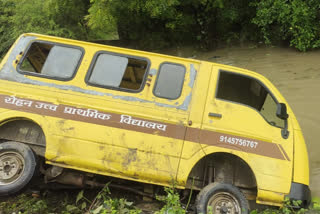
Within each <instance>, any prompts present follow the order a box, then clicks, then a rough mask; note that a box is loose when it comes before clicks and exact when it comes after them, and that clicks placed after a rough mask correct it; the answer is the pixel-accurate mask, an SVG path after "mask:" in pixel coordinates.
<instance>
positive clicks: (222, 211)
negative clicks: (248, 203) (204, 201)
mask: <svg viewBox="0 0 320 214" xmlns="http://www.w3.org/2000/svg"><path fill="white" fill-rule="evenodd" d="M209 207H211V208H209ZM210 209H211V210H212V211H213V213H219V214H241V209H240V205H239V202H238V200H237V199H236V198H235V197H234V196H233V195H231V194H230V193H228V192H220V193H217V194H215V195H214V196H213V197H211V198H210V199H209V201H208V212H209V211H210Z"/></svg>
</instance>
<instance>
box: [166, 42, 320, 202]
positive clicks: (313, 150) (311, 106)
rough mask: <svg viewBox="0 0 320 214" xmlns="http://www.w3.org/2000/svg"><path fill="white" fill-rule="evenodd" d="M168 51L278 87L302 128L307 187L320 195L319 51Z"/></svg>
mask: <svg viewBox="0 0 320 214" xmlns="http://www.w3.org/2000/svg"><path fill="white" fill-rule="evenodd" d="M167 53H168V54H172V55H178V56H182V57H192V58H197V59H201V60H207V61H212V62H218V63H222V64H228V65H233V66H237V67H241V68H246V69H249V70H252V71H256V72H258V73H260V74H262V75H264V76H266V77H267V78H268V79H269V80H271V82H272V83H273V84H274V85H275V86H276V87H277V88H278V89H279V90H280V92H281V93H282V95H283V96H284V97H285V98H286V100H287V101H288V103H289V105H290V106H291V108H292V109H293V111H294V113H295V115H296V117H297V119H298V121H299V123H300V126H301V128H302V131H303V134H304V137H305V140H306V143H307V147H308V152H309V160H310V176H311V177H310V178H311V181H310V186H311V190H312V195H313V196H318V197H320V129H319V127H320V50H318V51H312V52H307V53H301V52H297V51H296V50H294V49H291V48H279V47H259V48H257V47H255V46H251V47H250V45H248V46H243V47H232V48H224V49H218V50H215V51H211V52H205V53H201V52H196V51H194V50H193V49H192V48H185V49H178V50H177V49H173V50H169V51H168V52H167Z"/></svg>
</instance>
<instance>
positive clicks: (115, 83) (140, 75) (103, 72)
mask: <svg viewBox="0 0 320 214" xmlns="http://www.w3.org/2000/svg"><path fill="white" fill-rule="evenodd" d="M148 65H149V63H148V61H147V60H146V59H141V58H136V57H131V56H125V55H116V54H112V53H100V54H98V55H97V57H96V59H95V60H94V63H93V65H92V68H91V69H90V71H89V73H88V76H87V80H86V81H87V83H88V84H89V85H93V86H98V87H103V88H112V89H118V90H127V91H140V90H141V89H142V88H143V83H144V80H145V77H146V74H147V70H148Z"/></svg>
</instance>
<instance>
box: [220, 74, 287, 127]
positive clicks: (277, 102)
mask: <svg viewBox="0 0 320 214" xmlns="http://www.w3.org/2000/svg"><path fill="white" fill-rule="evenodd" d="M221 72H226V73H231V74H233V75H238V76H243V77H247V78H249V79H251V80H255V81H257V82H258V83H259V84H261V86H262V87H264V88H265V90H266V91H267V92H268V93H269V94H270V96H271V97H272V99H273V100H274V101H275V103H276V104H277V105H278V104H279V101H278V99H276V97H275V96H274V94H273V93H272V92H271V91H270V89H269V88H268V87H267V86H266V85H265V84H264V83H263V82H261V81H260V80H259V79H257V78H255V77H252V76H249V75H246V74H240V73H237V72H232V71H226V70H222V69H219V74H218V78H217V84H216V91H215V95H214V98H215V99H217V100H222V101H225V102H230V103H234V104H239V105H242V106H245V107H248V108H250V109H253V110H254V111H256V112H258V113H259V114H260V115H261V117H262V118H263V119H264V120H265V121H266V122H267V124H269V125H270V126H273V127H276V128H279V129H284V127H281V126H277V125H272V124H271V123H269V121H268V120H267V119H266V118H265V117H264V116H263V114H261V112H260V111H258V110H257V109H255V108H254V107H252V106H249V105H246V104H243V103H238V102H235V101H231V100H226V99H222V98H218V97H217V95H218V89H219V85H220V74H221Z"/></svg>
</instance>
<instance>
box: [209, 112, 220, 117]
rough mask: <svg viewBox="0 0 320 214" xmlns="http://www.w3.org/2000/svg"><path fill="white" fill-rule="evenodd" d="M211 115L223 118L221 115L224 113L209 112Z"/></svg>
mask: <svg viewBox="0 0 320 214" xmlns="http://www.w3.org/2000/svg"><path fill="white" fill-rule="evenodd" d="M209 117H217V118H221V117H222V114H218V113H212V112H209Z"/></svg>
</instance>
